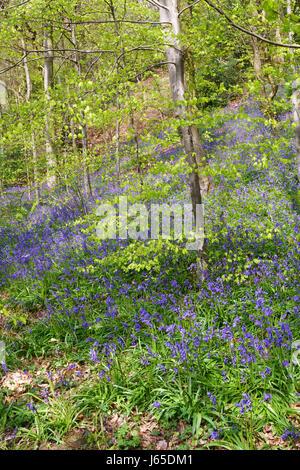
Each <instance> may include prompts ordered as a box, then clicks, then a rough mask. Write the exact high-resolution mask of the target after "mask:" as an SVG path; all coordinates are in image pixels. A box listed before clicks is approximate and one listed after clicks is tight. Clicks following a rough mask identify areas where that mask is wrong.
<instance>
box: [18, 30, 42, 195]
mask: <svg viewBox="0 0 300 470" xmlns="http://www.w3.org/2000/svg"><path fill="white" fill-rule="evenodd" d="M22 47H23V49H24V51H25V50H26V46H25V41H24V39H22ZM24 71H25V79H26V101H27V103H29V102H30V98H31V92H32V83H31V78H30V73H29V67H28V61H27V57H24ZM31 149H32V160H33V180H34V181H33V184H34V192H35V197H36V200H37V202H38V203H39V202H40V188H39V181H38V166H37V165H38V163H37V151H36V143H35V135H34V131H32V133H31Z"/></svg>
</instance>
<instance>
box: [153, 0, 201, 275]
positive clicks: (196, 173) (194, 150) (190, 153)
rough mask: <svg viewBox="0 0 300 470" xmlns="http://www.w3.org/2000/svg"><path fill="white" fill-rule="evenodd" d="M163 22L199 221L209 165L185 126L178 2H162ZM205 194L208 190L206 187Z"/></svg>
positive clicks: (190, 129) (192, 129)
mask: <svg viewBox="0 0 300 470" xmlns="http://www.w3.org/2000/svg"><path fill="white" fill-rule="evenodd" d="M160 4H161V5H163V6H165V7H166V8H167V9H166V8H163V7H160V9H159V10H160V20H161V22H169V23H170V24H171V26H170V27H169V26H163V27H164V30H165V38H166V42H167V43H168V44H170V46H168V47H167V48H166V51H165V55H166V59H167V61H168V62H169V64H168V69H169V80H170V87H171V93H172V98H173V102H174V105H175V112H176V117H177V118H178V119H180V120H181V124H180V126H179V128H178V132H179V134H180V137H181V141H182V145H183V148H184V151H185V154H186V158H187V162H188V164H189V165H190V167H191V172H190V174H189V185H190V194H191V200H192V207H193V216H194V219H195V221H196V219H197V208H198V207H200V205H201V207H202V194H201V185H202V186H204V178H203V176H202V171H201V170H202V168H203V166H204V165H205V164H206V158H205V153H204V150H203V147H202V145H201V141H200V135H199V131H198V129H197V128H196V126H195V125H188V126H185V125H183V124H182V123H183V122H184V120H185V119H186V117H187V114H188V109H187V107H186V106H185V105H184V101H185V98H186V97H185V93H186V87H185V82H184V52H183V49H182V46H181V44H180V40H179V38H178V35H179V34H180V33H181V26H180V21H179V18H178V11H179V10H178V0H160ZM202 189H203V191H204V187H203V188H202ZM198 255H199V256H198V274H199V276H200V278H201V279H202V280H203V277H204V270H205V266H206V263H205V256H204V240H203V239H201V240H200V242H199V248H198Z"/></svg>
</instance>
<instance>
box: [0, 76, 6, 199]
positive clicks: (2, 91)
mask: <svg viewBox="0 0 300 470" xmlns="http://www.w3.org/2000/svg"><path fill="white" fill-rule="evenodd" d="M7 108H8V99H7V88H6V83H5V82H4V81H2V80H0V117H1V114H2V110H3V109H4V110H5V109H7ZM4 159H5V155H4V149H3V146H2V139H1V134H0V194H1V196H2V195H3V191H4V181H3V179H4V178H3V176H4V166H5V162H4Z"/></svg>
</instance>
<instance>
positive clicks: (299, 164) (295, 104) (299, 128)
mask: <svg viewBox="0 0 300 470" xmlns="http://www.w3.org/2000/svg"><path fill="white" fill-rule="evenodd" d="M291 13H292V5H291V0H287V14H288V15H291ZM289 42H290V44H292V43H293V32H292V31H289ZM290 53H291V54H292V57H293V56H294V51H293V49H292V48H291V49H290ZM291 72H292V99H291V101H292V112H293V120H294V123H295V124H296V129H295V138H296V168H297V177H298V188H297V189H298V194H297V203H298V206H299V207H300V102H299V101H300V89H299V81H298V80H297V79H296V77H297V70H296V67H295V64H294V62H293V63H292V68H291Z"/></svg>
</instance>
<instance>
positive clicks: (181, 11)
mask: <svg viewBox="0 0 300 470" xmlns="http://www.w3.org/2000/svg"><path fill="white" fill-rule="evenodd" d="M201 1H202V0H196V1H195V2H193V3H191V4H190V5H188V6H187V7H184V8H183V9H182V10H180V12H179V13H178V18H179V16H180V15H181V14H182V13H183V12H184V11H185V10H189V9H190V8H193V7H194V6H195V5H197V3H199V2H201Z"/></svg>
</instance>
